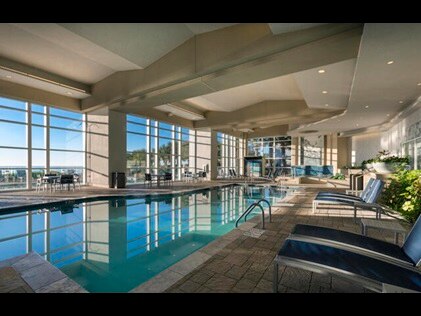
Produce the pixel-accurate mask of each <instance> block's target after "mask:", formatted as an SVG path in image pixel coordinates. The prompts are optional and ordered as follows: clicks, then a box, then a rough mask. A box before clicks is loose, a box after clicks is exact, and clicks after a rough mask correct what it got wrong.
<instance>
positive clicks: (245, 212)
mask: <svg viewBox="0 0 421 316" xmlns="http://www.w3.org/2000/svg"><path fill="white" fill-rule="evenodd" d="M261 202H266V203H267V204H268V205H269V223H270V222H272V207H271V205H270V203H269V201H268V200H266V199H260V200H259V201H257V202H254V203H253V204H250V206H249V207H248V208H247V209H246V210H245V211H244V213H243V214H241V215H240V217H239V218H238V219H237V220H236V221H235V227H237V226H238V222H239V221H240V220H241V219H242V218H243V217H244V221H247V215H249V214H250V213H251V212H252V211H253V210H254V209H255V207H256V206H258V207H260V210H261V211H262V228H263V229H264V228H265V210H264V209H263V207H262V206H261V205H260V203H261Z"/></svg>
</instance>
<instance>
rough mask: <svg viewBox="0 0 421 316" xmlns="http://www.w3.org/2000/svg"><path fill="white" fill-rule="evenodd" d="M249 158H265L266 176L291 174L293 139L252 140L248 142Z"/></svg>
mask: <svg viewBox="0 0 421 316" xmlns="http://www.w3.org/2000/svg"><path fill="white" fill-rule="evenodd" d="M247 156H252V157H258V156H262V157H263V158H264V164H265V165H264V175H268V174H269V173H271V174H272V175H273V176H275V177H276V176H278V175H281V174H282V175H288V174H290V172H291V137H290V136H274V137H259V138H250V139H249V140H248V142H247Z"/></svg>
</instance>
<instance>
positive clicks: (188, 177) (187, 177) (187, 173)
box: [184, 171, 193, 182]
mask: <svg viewBox="0 0 421 316" xmlns="http://www.w3.org/2000/svg"><path fill="white" fill-rule="evenodd" d="M184 181H186V182H189V181H193V173H192V172H191V171H184Z"/></svg>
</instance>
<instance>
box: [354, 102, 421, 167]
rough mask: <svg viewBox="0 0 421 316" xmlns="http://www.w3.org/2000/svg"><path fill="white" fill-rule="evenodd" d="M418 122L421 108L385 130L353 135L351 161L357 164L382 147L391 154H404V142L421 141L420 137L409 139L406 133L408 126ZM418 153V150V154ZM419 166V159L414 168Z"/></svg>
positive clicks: (420, 116) (420, 162) (420, 118)
mask: <svg viewBox="0 0 421 316" xmlns="http://www.w3.org/2000/svg"><path fill="white" fill-rule="evenodd" d="M418 122H421V109H419V110H417V111H416V112H414V113H412V114H411V115H409V116H407V117H405V118H403V119H402V120H401V121H399V122H398V123H396V124H395V125H393V126H392V127H391V128H390V129H389V130H387V131H385V132H378V133H370V134H366V135H359V136H353V137H352V152H353V154H354V156H355V159H353V163H356V164H359V163H361V161H363V160H367V159H370V158H373V157H374V156H375V155H376V154H377V153H378V151H379V150H383V149H386V150H389V151H390V153H391V154H393V155H405V154H406V153H405V151H404V143H407V142H411V143H412V142H418V143H421V139H420V138H418V139H409V137H408V135H407V132H408V128H409V127H410V126H412V125H414V124H416V123H418ZM420 147H421V146H420ZM420 154H421V153H420V152H419V153H418V155H420ZM413 158H414V157H413ZM420 167H421V161H418V166H415V168H418V169H420Z"/></svg>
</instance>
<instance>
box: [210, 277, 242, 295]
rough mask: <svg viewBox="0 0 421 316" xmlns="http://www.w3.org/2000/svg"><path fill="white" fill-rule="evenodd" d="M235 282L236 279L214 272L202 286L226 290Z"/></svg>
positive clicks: (214, 289) (213, 289)
mask: <svg viewBox="0 0 421 316" xmlns="http://www.w3.org/2000/svg"><path fill="white" fill-rule="evenodd" d="M236 283H237V281H236V280H234V279H232V278H229V277H227V276H225V275H222V274H215V275H214V276H212V277H211V278H210V279H209V280H208V281H207V282H206V283H205V284H204V286H206V287H208V288H210V289H211V290H212V291H222V292H228V291H230V290H231V289H232V288H233V287H234V285H235V284H236Z"/></svg>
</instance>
